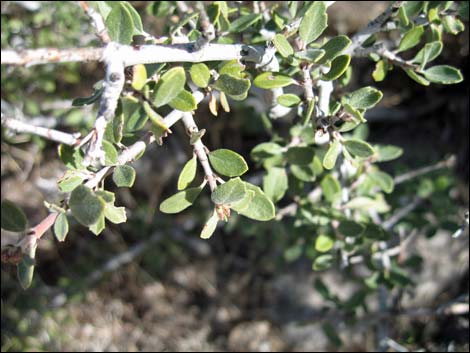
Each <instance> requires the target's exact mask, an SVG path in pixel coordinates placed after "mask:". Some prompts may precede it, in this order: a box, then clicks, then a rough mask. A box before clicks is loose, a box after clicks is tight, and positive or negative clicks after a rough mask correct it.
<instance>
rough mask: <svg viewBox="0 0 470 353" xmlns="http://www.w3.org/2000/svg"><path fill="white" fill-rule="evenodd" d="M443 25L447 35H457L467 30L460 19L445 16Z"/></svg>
mask: <svg viewBox="0 0 470 353" xmlns="http://www.w3.org/2000/svg"><path fill="white" fill-rule="evenodd" d="M442 24H443V25H444V28H445V30H446V32H447V33H450V34H453V35H456V34H459V33H460V32H463V31H464V30H465V25H464V24H463V23H462V21H460V20H459V19H458V18H456V17H454V16H451V15H449V16H444V18H443V19H442Z"/></svg>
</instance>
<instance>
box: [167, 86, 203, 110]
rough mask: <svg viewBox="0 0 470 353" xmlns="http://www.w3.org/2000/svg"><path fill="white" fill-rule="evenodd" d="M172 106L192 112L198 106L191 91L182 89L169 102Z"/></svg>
mask: <svg viewBox="0 0 470 353" xmlns="http://www.w3.org/2000/svg"><path fill="white" fill-rule="evenodd" d="M168 104H169V106H170V107H172V108H173V109H176V110H180V111H182V112H191V111H193V110H195V109H196V108H197V103H196V98H194V96H193V95H192V94H191V92H189V91H186V90H182V91H181V92H180V93H179V94H178V95H177V96H176V97H175V98H173V99H172V100H171V102H170V103H168Z"/></svg>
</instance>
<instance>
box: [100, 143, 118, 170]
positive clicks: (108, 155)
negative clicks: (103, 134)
mask: <svg viewBox="0 0 470 353" xmlns="http://www.w3.org/2000/svg"><path fill="white" fill-rule="evenodd" d="M103 151H104V154H105V161H104V164H105V165H107V166H110V165H116V164H117V162H118V152H117V151H116V148H114V146H113V144H112V143H111V142H109V141H106V140H104V141H103Z"/></svg>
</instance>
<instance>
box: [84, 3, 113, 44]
mask: <svg viewBox="0 0 470 353" xmlns="http://www.w3.org/2000/svg"><path fill="white" fill-rule="evenodd" d="M78 3H79V5H80V7H81V8H82V9H83V10H84V11H85V13H86V14H87V16H88V17H89V18H90V21H91V25H92V26H93V28H94V29H95V32H96V35H97V36H98V38H99V39H100V40H101V41H102V42H103V43H105V44H106V43H109V42H111V38H110V37H109V34H108V30H107V29H106V25H105V24H104V20H103V16H101V15H100V14H99V13H98V12H96V11H95V10H94V9H93V8H92V7H90V6H89V5H88V2H87V1H79V2H78Z"/></svg>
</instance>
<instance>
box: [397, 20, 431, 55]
mask: <svg viewBox="0 0 470 353" xmlns="http://www.w3.org/2000/svg"><path fill="white" fill-rule="evenodd" d="M423 33H424V27H423V26H416V27H414V28H412V29H410V30H409V31H408V32H406V33H405V35H404V36H403V38H402V39H401V41H400V45H399V46H398V50H397V53H400V52H402V51H405V50H408V49H411V48H413V47H415V46H416V45H418V44H419V42H420V40H421V36H422V35H423Z"/></svg>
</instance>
